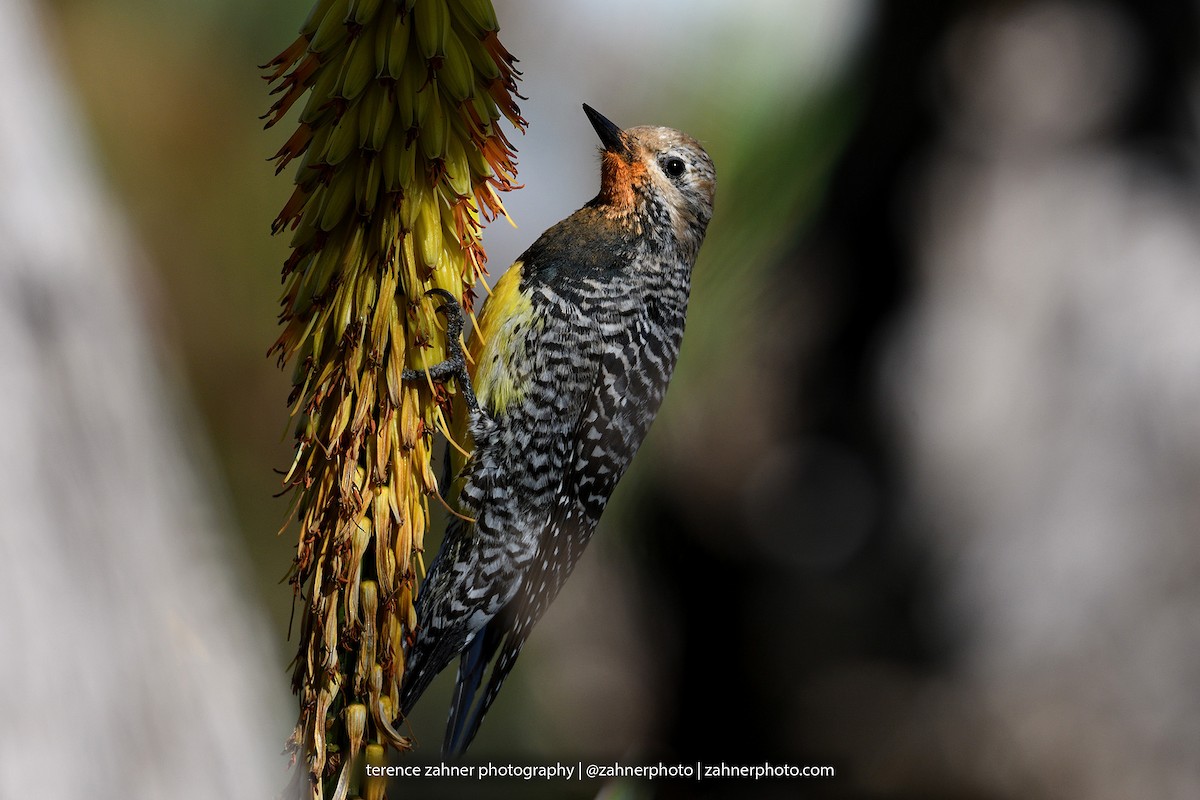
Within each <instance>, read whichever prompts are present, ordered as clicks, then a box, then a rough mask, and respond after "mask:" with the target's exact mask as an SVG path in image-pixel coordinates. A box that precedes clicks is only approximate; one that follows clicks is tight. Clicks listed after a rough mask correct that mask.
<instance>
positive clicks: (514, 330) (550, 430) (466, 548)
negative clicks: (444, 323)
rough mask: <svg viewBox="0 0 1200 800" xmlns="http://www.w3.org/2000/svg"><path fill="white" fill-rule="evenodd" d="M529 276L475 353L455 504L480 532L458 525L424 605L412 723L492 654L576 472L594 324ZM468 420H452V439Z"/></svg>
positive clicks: (495, 312)
mask: <svg viewBox="0 0 1200 800" xmlns="http://www.w3.org/2000/svg"><path fill="white" fill-rule="evenodd" d="M522 271H523V264H522V263H521V262H517V264H515V265H514V266H513V268H511V269H510V270H509V271H508V272H507V273H506V274H505V275H504V276H503V277H502V278H501V279H500V281H499V282H498V283H497V285H496V287H495V288H494V289H493V291H492V297H491V298H490V299H489V300H488V302H487V303H486V305H485V307H484V309H483V313H482V314H481V315H480V317H479V323H478V327H477V328H476V331H475V333H474V335H473V337H472V340H471V342H470V345H469V353H470V355H471V357H472V359H473V362H474V363H473V364H472V366H471V368H470V369H471V371H472V377H473V383H474V387H475V393H476V396H477V397H478V399H479V403H480V406H481V407H482V408H483V410H484V412H485V413H486V415H487V418H488V419H487V420H486V425H484V427H483V428H478V429H474V434H475V435H476V436H477V437H478V438H479V441H477V442H474V443H472V442H470V441H469V440H468V441H466V442H464V443H465V444H466V445H468V446H470V445H472V444H473V445H474V446H473V452H472V455H471V457H470V458H469V459H468V460H466V462H465V464H464V466H463V468H462V469H461V470H460V471H457V472H455V473H453V474H454V475H455V477H454V479H453V481H452V486H451V487H449V492H448V494H449V499H450V500H451V501H452V502H453V503H454V505H455V506H456V510H457V511H458V512H459V513H461V514H462V515H464V516H465V517H468V518H471V519H472V520H473V521H472V522H466V521H464V520H462V519H453V520H451V522H450V524H449V525H448V527H447V532H446V537H445V539H444V540H443V542H442V546H441V548H440V550H439V551H438V554H437V556H436V557H435V558H434V560H433V563H432V565H431V566H430V570H429V574H428V575H427V576H426V579H425V581H424V582H423V584H422V586H421V589H420V591H419V593H418V596H417V621H418V632H417V637H416V640H415V642H414V643H413V645H412V646H411V647H410V650H409V653H408V654H407V655H408V664H407V669H406V675H405V689H404V691H403V697H402V702H401V706H402V709H403V710H404V712H405V713H407V711H408V710H409V709H410V708H411V707H412V705H413V704H414V703H415V702H416V700H417V698H419V696H420V695H421V693H423V692H424V690H425V688H426V687H427V686H428V684H429V683H430V682H431V681H432V679H433V677H434V676H435V675H437V674H438V673H439V672H441V670H442V669H443V668H444V667H445V666H446V664H448V663H449V661H450V660H452V659H453V657H454V656H455V655H456V654H457V653H458V652H460V651H462V650H464V648H466V647H468V646H469V645H472V644H473V645H474V646H475V647H476V648H478V647H483V646H484V641H483V640H484V639H486V637H479V641H475V638H476V637H475V634H476V633H477V632H478V631H480V630H481V629H482V628H483V627H484V626H485V625H486V624H487V623H488V622H489V621H490V620H491V618H492V617H493V616H494V615H495V614H496V613H497V612H499V611H500V610H501V609H502V608H503V607H504V606H505V605H506V604H507V603H508V602H509V601H510V600H511V599H512V597H513V595H514V594H515V593H516V592H517V591H518V588H519V586H520V583H521V581H522V578H523V577H525V575H526V572H527V570H528V567H529V564H530V562H531V561H533V560H534V559H535V556H536V553H537V550H538V544H539V541H540V530H541V528H542V527H544V525H545V524H546V523H545V520H546V519H547V517H548V516H549V515H550V512H551V507H552V504H553V499H554V497H555V496H556V495H557V493H558V490H559V481H560V480H561V477H562V475H563V474H564V473H565V472H567V471H568V470H569V468H570V461H571V458H572V437H573V432H574V427H575V421H576V420H577V419H578V418H579V416H580V413H581V412H580V409H581V406H582V404H583V403H584V402H585V399H586V397H587V393H588V390H589V389H590V387H591V386H592V384H593V382H594V376H595V373H596V371H597V369H598V359H597V357H596V354H595V351H596V349H597V348H598V347H599V346H600V345H599V343H598V342H599V339H598V337H597V336H595V335H593V332H592V331H591V330H589V328H588V326H589V325H590V324H591V323H590V322H589V321H588V320H586V318H584V317H583V315H582V314H581V313H580V312H579V311H578V309H573V308H571V307H570V306H569V304H567V303H565V301H563V300H562V298H558V297H556V296H555V295H554V294H553V293H552V292H548V293H545V294H539V295H538V296H537V297H534V296H533V293H532V292H530V291H528V290H523V288H522V283H521V281H522ZM466 418H467V415H466V414H465V413H463V414H456V419H455V421H456V427H459V428H460V430H462V429H463V428H464V427H466V426H464V425H463V422H464V421H466ZM475 424H476V425H478V424H479V423H478V421H476V423H475ZM481 431H483V432H482V433H481ZM463 438H464V439H465V438H467V437H463ZM476 685H477V682H476ZM469 693H472V694H473V690H472V691H471V692H469Z"/></svg>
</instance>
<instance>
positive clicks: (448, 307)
mask: <svg viewBox="0 0 1200 800" xmlns="http://www.w3.org/2000/svg"><path fill="white" fill-rule="evenodd" d="M425 294H426V296H429V295H435V294H436V295H438V296H439V297H440V298H442V300H444V301H445V302H443V303H442V304H441V305H440V306H438V307H437V310H438V311H441V312H443V313H444V314H445V315H446V349H447V350H449V352H450V357H449V358H447V359H446V360H445V361H439V362H438V363H436V364H432V365H430V366H429V367H426V368H425V369H423V370H420V369H406V370H404V372H403V373H402V374H401V378H402V379H403V380H406V381H422V380H433V381H437V382H438V383H444V382H445V381H447V380H449V379H450V378H457V379H458V385H459V388H460V389H461V390H462V394H463V400H464V401H465V402H466V404H467V410H468V411H469V412H470V413H471V416H472V417H478V416H479V415H480V409H479V401H478V400H477V399H476V397H475V387H474V386H473V385H472V384H471V375H470V373H468V372H467V357H466V354H465V353H463V348H462V332H463V328H465V327H466V319H465V317H464V316H463V311H462V307H461V306H459V304H458V300H457V299H456V298H455V297H454V295H452V294H450V293H449V292H447V291H446V290H445V289H430V290H429V291H428V292H426V293H425Z"/></svg>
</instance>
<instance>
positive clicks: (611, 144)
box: [583, 103, 629, 156]
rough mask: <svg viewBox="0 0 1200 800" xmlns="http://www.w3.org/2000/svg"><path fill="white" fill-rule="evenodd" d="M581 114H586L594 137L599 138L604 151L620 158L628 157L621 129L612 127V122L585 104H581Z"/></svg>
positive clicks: (627, 149)
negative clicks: (593, 131) (593, 130)
mask: <svg viewBox="0 0 1200 800" xmlns="http://www.w3.org/2000/svg"><path fill="white" fill-rule="evenodd" d="M583 112H584V113H585V114H587V118H588V120H589V121H590V122H591V123H592V127H593V128H595V129H596V135H597V136H599V137H600V143H601V144H603V145H604V149H605V150H607V151H608V152H610V153H616V154H618V155H622V156H627V155H629V148H628V147H627V146H626V145H625V137H624V136H622V135H621V129H620V128H618V127H617V126H616V125H614V124H613V122H612V120H610V119H609V118H608V117H606V116H604V115H603V114H601V113H600V112H599V111H597V110H596V109H594V108H592V107H591V106H589V105H588V104H587V103H584V104H583Z"/></svg>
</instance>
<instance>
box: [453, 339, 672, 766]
mask: <svg viewBox="0 0 1200 800" xmlns="http://www.w3.org/2000/svg"><path fill="white" fill-rule="evenodd" d="M639 332H640V331H639V327H638V326H633V327H632V328H627V329H625V330H623V331H622V332H616V331H614V332H613V335H612V336H611V337H609V338H607V339H606V340H605V341H606V342H607V346H606V348H605V350H604V353H603V355H601V356H600V357H599V359H598V365H597V366H598V369H596V371H595V376H594V378H593V380H592V385H591V386H590V388H589V390H588V392H587V399H586V403H585V404H584V405H583V407H582V410H581V413H580V414H579V415H578V417H577V418H576V420H575V422H574V425H573V426H572V428H571V432H570V442H571V445H572V455H571V461H570V464H569V466H568V469H567V470H566V472H565V473H564V475H563V481H562V488H561V489H560V491H559V492H558V493H557V496H556V501H555V504H554V507H553V509H552V511H551V514H550V516H549V519H548V521H547V524H546V526H545V527H544V529H543V530H542V532H541V536H540V540H539V543H538V552H537V554H536V555H535V557H534V559H533V562H532V563H531V565H530V567H529V569H528V571H527V574H526V576H525V579H524V580H523V581H522V583H521V585H520V587H519V588H518V590H517V593H516V594H515V596H514V597H513V598H512V599H511V600H510V601H509V602H508V603H507V604H506V605H505V606H504V608H503V609H501V610H500V612H499V613H497V614H496V616H495V617H493V618H492V619H491V620H490V621H489V623H488V625H487V628H486V629H485V630H484V632H483V634H482V635H480V636H478V637H476V639H475V640H474V641H473V642H472V644H471V646H470V647H469V648H468V649H467V650H466V651H465V652H464V654H463V658H462V661H461V662H460V665H459V673H458V681H457V685H456V688H455V694H454V702H453V705H452V706H451V710H450V720H449V723H448V725H447V729H446V739H445V743H444V745H443V751H444V752H445V754H446V755H447V757H457V756H459V755H461V754H462V753H463V751H465V750H466V748H467V746H468V745H469V744H470V743H471V741H472V739H474V738H475V734H476V732H477V731H478V730H479V725H480V723H482V721H483V717H484V715H485V714H486V713H487V711H488V709H489V708H490V707H491V705H492V703H493V702H494V701H495V699H496V696H497V695H498V694H499V692H500V687H501V686H502V685H503V683H504V680H505V678H506V677H507V676H508V673H509V671H510V670H511V669H512V667H513V665H514V664H515V663H516V660H517V656H518V655H520V652H521V648H522V647H523V646H524V644H525V640H526V639H527V638H528V636H529V632H530V631H531V629H532V628H533V626H534V624H536V623H537V621H538V620H539V619H541V616H542V614H543V613H544V612H545V610H546V608H548V607H549V605H550V603H551V602H553V600H554V598H555V597H556V596H557V595H558V592H559V590H560V589H561V588H562V585H563V583H564V582H565V581H566V579H567V577H568V576H569V575H570V574H571V572H572V571H573V570H574V568H575V564H576V563H577V562H578V560H579V557H580V556H581V555H582V554H583V550H584V548H585V547H586V546H587V543H588V541H589V540H590V538H591V535H592V533H593V532H594V531H595V529H596V525H597V523H598V522H599V520H600V515H601V514H602V513H603V511H604V507H605V505H606V504H607V502H608V499H609V497H610V496H611V494H612V492H613V489H614V488H615V487H616V484H617V481H618V480H620V478H621V476H622V475H623V474H624V472H625V469H626V467H628V465H629V463H630V461H631V460H632V458H633V455H634V453H635V452H636V451H637V449H638V446H639V445H640V444H641V441H642V439H643V438H644V436H645V434H646V430H647V429H648V428H649V425H650V422H651V420H652V419H653V417H654V414H655V413H656V412H657V409H658V405H659V403H660V402H661V400H662V395H663V391H664V390H665V386H666V380H667V377H668V376H669V375H670V372H671V369H672V368H673V366H674V348H675V347H677V344H676V345H673V346H672V345H668V348H667V349H668V350H669V351H670V352H669V353H662V352H660V351H659V350H658V349H657V348H656V346H655V345H653V344H651V345H648V344H647V341H646V338H645V337H643V336H640V335H639ZM660 358H661V359H665V361H664V364H663V367H662V370H661V372H660V374H658V375H656V374H655V372H656V370H655V369H654V364H655V361H656V359H660ZM647 359H649V363H647ZM648 366H649V369H647V367H648ZM493 659H495V664H494V666H493V667H492V671H491V675H490V676H489V677H488V683H487V688H486V689H485V691H484V693H483V697H482V699H481V700H480V701H479V703H478V704H476V705H474V707H472V704H473V703H474V699H475V696H476V694H477V692H478V690H479V686H480V684H481V682H482V680H483V675H484V673H485V671H486V669H487V666H488V663H489V662H491V661H492V660H493Z"/></svg>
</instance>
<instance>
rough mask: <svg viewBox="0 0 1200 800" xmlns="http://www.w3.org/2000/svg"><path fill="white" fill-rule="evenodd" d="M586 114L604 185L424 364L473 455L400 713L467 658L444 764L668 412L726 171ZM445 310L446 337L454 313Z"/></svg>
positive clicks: (411, 658)
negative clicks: (452, 394)
mask: <svg viewBox="0 0 1200 800" xmlns="http://www.w3.org/2000/svg"><path fill="white" fill-rule="evenodd" d="M583 109H584V111H585V112H586V114H587V116H588V119H589V120H590V121H591V124H592V126H593V127H594V128H595V129H596V133H597V134H598V135H599V137H600V142H601V144H602V149H601V179H600V193H599V194H598V195H596V197H595V199H593V200H592V201H591V202H589V203H588V204H587V205H585V206H584V207H583V208H581V209H579V210H578V211H576V212H575V213H574V214H572V215H571V216H569V217H567V218H566V219H565V220H563V221H562V222H559V223H558V224H556V225H554V226H553V227H551V228H550V229H549V230H547V231H546V232H545V233H543V234H542V235H541V236H540V237H539V238H538V239H537V241H536V242H534V244H533V245H532V246H531V247H530V248H529V249H528V250H526V251H525V253H524V254H523V255H522V256H521V257H520V258H519V259H518V260H517V261H516V263H514V264H513V265H512V267H511V268H509V270H508V271H507V272H506V273H505V274H504V276H503V277H501V279H500V280H499V282H497V284H496V286H495V288H494V289H493V290H492V294H491V297H490V298H489V299H488V301H487V303H486V304H485V306H484V308H483V311H482V313H481V315H480V317H479V320H478V324H477V325H476V328H475V330H474V331H473V332H472V334H471V340H470V342H469V343H468V345H467V348H468V353H469V354H470V358H464V357H463V354H462V353H461V351H457V352H455V349H454V348H452V357H451V359H450V360H449V361H448V362H443V364H441V365H438V366H437V367H435V368H434V369H433V370H432V371H431V375H432V376H433V377H434V378H440V379H444V378H446V377H447V376H450V375H456V376H457V378H458V380H459V382H460V383H462V384H463V392H462V395H464V396H465V399H466V404H467V408H468V423H467V424H468V428H469V434H470V437H471V439H472V440H473V442H474V449H473V452H472V454H471V456H470V458H469V459H468V460H467V461H466V463H465V464H464V465H463V466H462V468H461V470H460V471H458V473H457V477H456V480H455V488H456V492H457V498H456V499H455V498H453V496H452V498H451V499H452V501H453V502H455V503H456V506H457V510H458V512H459V513H460V514H461V515H462V516H461V517H454V518H452V519H451V520H450V522H449V524H448V525H447V530H446V535H445V538H444V540H443V542H442V546H441V549H440V550H439V551H438V553H437V555H436V556H435V558H434V560H433V563H432V565H431V566H430V568H429V572H428V575H427V576H426V578H425V581H424V582H423V583H422V585H421V587H420V590H419V592H418V596H417V600H416V612H417V627H416V632H415V635H414V638H413V639H412V640H411V642H410V643H409V644H408V646H407V652H406V667H405V675H404V683H403V686H402V688H401V699H400V710H401V713H402V714H404V715H407V714H408V713H409V712H410V711H411V709H412V707H413V705H414V704H415V703H416V701H417V700H418V698H420V696H421V694H422V693H423V692H424V691H425V689H426V688H427V687H428V686H429V683H430V681H432V680H433V678H434V676H436V675H437V674H438V673H439V672H441V671H442V670H443V669H444V668H445V667H446V666H447V665H448V664H449V663H450V661H452V660H453V659H454V657H455V656H460V662H459V668H458V680H457V684H456V686H455V689H454V695H453V699H452V701H451V707H450V718H449V721H448V723H447V726H446V737H445V741H444V744H443V752H444V753H445V754H446V755H447V756H448V757H455V756H458V755H461V754H462V752H463V751H464V750H465V749H466V748H467V746H468V745H469V744H470V743H471V741H472V739H474V737H475V734H476V732H477V731H478V729H479V724H480V722H481V721H482V720H483V717H484V715H485V714H486V713H487V710H488V708H489V707H490V706H491V704H492V702H493V701H494V700H495V699H496V695H497V693H498V692H499V690H500V686H501V684H503V682H504V679H505V677H506V676H507V675H508V672H509V670H511V669H512V667H513V663H514V662H515V661H516V659H517V656H518V654H519V653H520V652H521V647H522V645H524V643H525V640H526V638H527V637H528V636H529V633H530V630H531V629H532V628H533V626H534V625H535V624H536V623H537V621H538V620H539V619H540V618H541V616H542V614H543V613H544V612H545V611H546V608H547V606H549V604H550V603H551V602H552V601H553V600H554V598H555V597H556V596H557V594H558V592H559V589H561V588H562V585H563V582H564V581H565V580H566V579H567V577H568V576H569V575H570V574H571V571H572V570H573V569H574V567H575V564H576V562H577V561H578V560H579V556H580V555H581V554H582V553H583V549H584V548H585V547H586V546H587V543H588V540H589V539H590V538H591V536H592V533H593V532H594V531H595V529H596V525H597V523H598V522H599V520H600V515H601V514H602V513H603V511H604V507H605V505H606V504H607V502H608V499H609V496H610V495H611V494H612V492H613V489H614V488H615V487H616V485H617V481H619V480H620V479H621V476H622V475H623V474H624V473H625V470H626V468H627V467H628V466H629V463H630V461H631V460H632V459H633V456H634V453H636V452H637V449H638V447H639V446H640V445H641V443H642V440H643V439H644V438H645V436H646V431H647V430H648V429H649V427H650V423H651V422H652V421H653V420H654V417H655V415H656V414H657V413H658V408H659V405H660V404H661V403H662V400H663V394H664V393H665V392H666V389H667V383H668V381H669V380H670V378H671V373H672V371H673V370H674V368H675V361H676V357H677V355H678V353H679V345H680V342H681V340H682V338H683V327H684V319H685V317H686V314H687V303H688V294H689V291H690V286H691V273H692V267H693V265H694V264H695V262H696V256H697V254H698V252H699V250H700V245H701V243H702V242H703V241H704V234H705V231H706V229H707V227H708V222H709V219H710V218H711V217H712V209H713V192H714V189H715V187H716V172H715V170H714V168H713V163H712V160H711V159H710V158H709V157H708V154H707V153H705V151H704V149H703V148H702V147H701V146H700V145H699V143H697V142H696V140H695V139H693V138H691V137H690V136H688V135H687V134H684V133H681V132H679V131H677V130H673V129H671V128H661V127H650V126H643V127H636V128H629V129H627V130H621V129H620V128H618V127H617V126H616V125H614V124H613V123H612V122H610V121H609V120H608V119H606V118H605V117H604V116H602V115H601V114H599V113H598V112H597V111H595V109H593V108H591V107H590V106H588V105H586V104H585V105H584V106H583ZM446 308H447V313H448V314H449V315H450V316H451V317H455V316H457V319H452V320H451V326H450V327H451V330H450V334H451V336H450V338H451V339H452V340H453V339H456V338H457V332H458V331H460V330H461V327H462V321H461V311H459V310H458V307H457V304H453V303H448V304H447V306H446ZM467 364H470V366H469V367H467ZM406 377H409V376H408V375H407V374H406ZM451 494H452V495H453V492H452V493H451ZM489 664H492V668H491V674H490V676H489V677H488V681H487V685H486V688H485V689H484V692H483V695H482V697H481V698H480V699H478V701H476V695H477V693H478V692H479V689H480V686H481V685H482V683H483V677H484V673H485V672H486V671H487V668H488V665H489Z"/></svg>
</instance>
